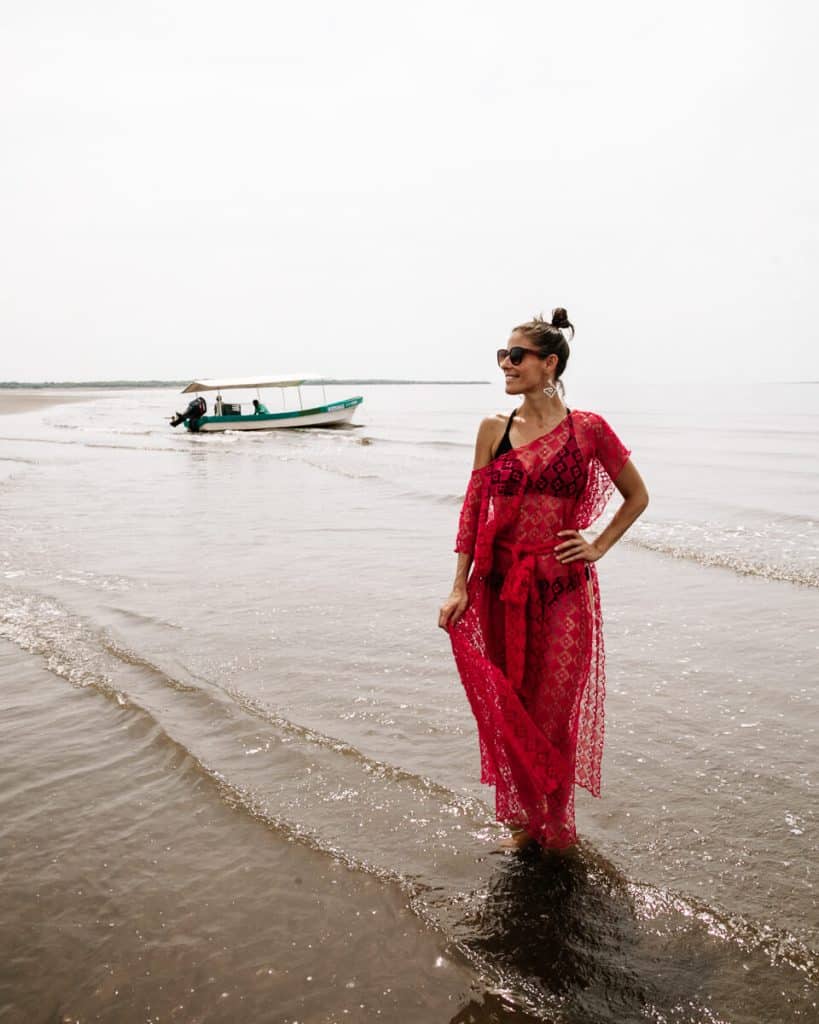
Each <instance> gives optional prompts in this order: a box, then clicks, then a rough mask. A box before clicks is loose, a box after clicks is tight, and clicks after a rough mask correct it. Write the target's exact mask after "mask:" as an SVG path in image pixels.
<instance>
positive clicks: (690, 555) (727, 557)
mask: <svg viewBox="0 0 819 1024" xmlns="http://www.w3.org/2000/svg"><path fill="white" fill-rule="evenodd" d="M624 540H625V542H626V544H628V545H629V546H631V547H637V548H642V549H643V550H645V551H654V552H656V553H657V554H661V555H668V556H670V557H671V558H680V559H682V560H683V561H687V562H695V563H696V564H697V565H702V566H708V567H714V568H720V569H730V570H731V571H732V572H735V573H737V574H738V575H740V576H759V577H761V578H762V579H766V580H780V581H782V582H784V583H795V584H797V585H799V586H803V587H819V572H817V571H816V570H814V569H802V568H797V567H795V566H785V565H775V564H771V563H767V562H758V561H753V560H751V559H746V558H740V557H739V556H737V555H731V554H727V553H725V552H719V551H705V550H703V549H701V548H692V547H688V546H686V545H684V544H671V543H669V542H666V541H660V540H648V539H644V538H640V537H637V536H634V535H631V536H626V537H625V538H624Z"/></svg>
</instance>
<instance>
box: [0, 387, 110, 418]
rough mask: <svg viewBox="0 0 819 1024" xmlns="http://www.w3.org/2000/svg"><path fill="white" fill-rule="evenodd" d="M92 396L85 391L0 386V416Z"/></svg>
mask: <svg viewBox="0 0 819 1024" xmlns="http://www.w3.org/2000/svg"><path fill="white" fill-rule="evenodd" d="M91 397H93V396H92V395H91V394H89V393H88V392H86V391H83V392H75V393H72V394H69V393H67V392H65V391H45V390H43V391H39V390H37V391H23V390H20V391H18V390H16V389H15V390H11V389H8V390H6V389H3V388H0V416H9V415H12V414H14V413H21V412H34V411H35V410H37V409H47V408H48V407H49V406H52V405H66V404H68V403H69V402H87V401H88V400H89V398H91Z"/></svg>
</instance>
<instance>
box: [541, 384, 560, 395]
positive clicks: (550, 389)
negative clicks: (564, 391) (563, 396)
mask: <svg viewBox="0 0 819 1024" xmlns="http://www.w3.org/2000/svg"><path fill="white" fill-rule="evenodd" d="M543 394H544V395H545V396H546V397H547V398H554V397H555V395H556V394H557V388H556V387H555V386H554V384H553V383H552V381H549V383H548V384H547V385H546V387H545V388H544V389H543Z"/></svg>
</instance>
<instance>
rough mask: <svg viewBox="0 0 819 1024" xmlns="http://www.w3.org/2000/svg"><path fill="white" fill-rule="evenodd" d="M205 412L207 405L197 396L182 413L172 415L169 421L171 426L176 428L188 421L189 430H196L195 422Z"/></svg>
mask: <svg viewBox="0 0 819 1024" xmlns="http://www.w3.org/2000/svg"><path fill="white" fill-rule="evenodd" d="M207 411H208V403H207V402H206V401H205V399H204V398H202V396H201V395H197V396H196V398H194V399H193V401H192V402H190V403H189V404H188V408H187V409H186V410H185V411H184V412H177V413H174V415H173V418H172V419H171V426H172V427H178V426H179V424H180V423H184V422H185V420H189V421H190V422H189V426H190V427H191V429H193V430H196V423H197V421H198V420H200V419H201V418H202V417H203V416H204V415H205V413H206V412H207Z"/></svg>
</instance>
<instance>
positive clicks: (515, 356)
mask: <svg viewBox="0 0 819 1024" xmlns="http://www.w3.org/2000/svg"><path fill="white" fill-rule="evenodd" d="M527 352H531V353H532V355H533V356H537V357H538V359H541V358H542V356H541V354H540V352H538V350H537V349H535V348H524V347H523V346H522V345H513V346H512V348H499V349H498V366H500V365H501V364H502V363H503V361H504V359H506V358H507V357H508V358H509V362H510V363H511V364H512V366H520V364H521V363H522V362H523V359H524V356H525V355H526V353H527Z"/></svg>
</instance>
